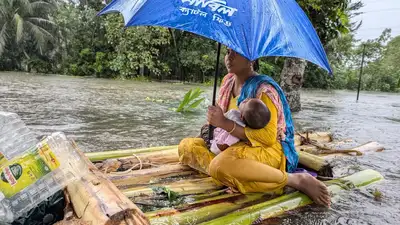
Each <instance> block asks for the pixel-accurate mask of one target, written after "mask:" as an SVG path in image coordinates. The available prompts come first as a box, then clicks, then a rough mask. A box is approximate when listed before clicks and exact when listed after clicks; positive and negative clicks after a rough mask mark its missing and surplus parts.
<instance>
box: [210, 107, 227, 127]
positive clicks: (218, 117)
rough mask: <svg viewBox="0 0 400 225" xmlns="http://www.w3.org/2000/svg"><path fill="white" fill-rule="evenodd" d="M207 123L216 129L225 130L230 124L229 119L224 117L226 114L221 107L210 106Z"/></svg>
mask: <svg viewBox="0 0 400 225" xmlns="http://www.w3.org/2000/svg"><path fill="white" fill-rule="evenodd" d="M207 121H208V123H209V124H211V125H213V126H214V127H220V128H223V127H224V125H225V124H226V123H227V122H228V119H227V118H226V117H225V116H224V112H223V111H222V109H221V108H220V107H219V106H209V107H208V113H207Z"/></svg>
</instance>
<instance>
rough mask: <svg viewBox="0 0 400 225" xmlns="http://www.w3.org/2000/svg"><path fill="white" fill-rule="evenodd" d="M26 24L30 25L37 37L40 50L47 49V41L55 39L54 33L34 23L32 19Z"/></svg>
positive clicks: (36, 40)
mask: <svg viewBox="0 0 400 225" xmlns="http://www.w3.org/2000/svg"><path fill="white" fill-rule="evenodd" d="M26 24H27V25H28V26H29V28H30V30H31V32H32V35H33V36H34V37H35V42H36V46H37V48H38V50H39V51H42V49H45V46H46V43H47V41H54V37H53V35H52V34H51V33H50V32H48V31H47V30H46V29H44V28H43V27H40V26H38V25H36V24H33V23H32V22H30V21H26Z"/></svg>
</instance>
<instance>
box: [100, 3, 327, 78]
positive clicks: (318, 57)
mask: <svg viewBox="0 0 400 225" xmlns="http://www.w3.org/2000/svg"><path fill="white" fill-rule="evenodd" d="M111 12H120V13H121V14H122V15H123V17H124V21H125V26H163V27H169V28H176V29H180V30H185V31H189V32H192V33H195V34H198V35H201V36H204V37H207V38H210V39H213V40H215V41H217V42H219V43H222V44H224V45H226V46H227V47H229V48H231V49H233V50H234V51H236V52H237V53H239V54H241V55H243V56H244V57H246V58H247V59H249V60H255V59H258V58H260V57H263V56H284V57H296V58H301V59H305V60H307V61H309V62H312V63H314V64H316V65H318V66H320V67H321V68H323V69H325V70H326V71H328V72H329V73H332V70H331V68H330V66H329V62H328V59H327V57H326V54H325V51H324V49H323V47H322V44H321V42H320V40H319V38H318V35H317V33H316V31H315V29H314V28H313V26H312V24H311V22H310V21H309V19H308V18H307V16H306V14H305V13H304V12H303V10H302V9H301V8H300V6H299V5H298V4H297V3H296V1H295V0H246V1H244V0H227V1H225V0H114V1H112V2H111V3H110V4H108V5H107V6H106V7H105V8H104V9H103V10H102V11H101V12H100V13H99V14H100V15H101V14H106V13H111Z"/></svg>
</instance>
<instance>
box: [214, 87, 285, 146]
mask: <svg viewBox="0 0 400 225" xmlns="http://www.w3.org/2000/svg"><path fill="white" fill-rule="evenodd" d="M261 100H262V101H263V102H264V104H265V105H266V106H267V107H268V109H269V111H270V112H271V120H270V121H269V123H268V124H267V125H266V126H265V127H264V128H262V129H258V130H254V129H251V128H249V127H245V128H243V127H241V126H239V125H238V124H236V126H235V125H234V121H232V120H229V119H227V118H225V117H224V118H223V119H221V121H222V122H221V123H219V124H218V125H219V126H218V125H217V126H218V127H220V128H222V129H224V130H226V131H228V132H230V131H232V130H233V128H235V129H234V130H233V132H232V133H231V134H232V135H233V136H235V137H237V138H239V139H241V140H243V141H250V142H251V144H252V145H253V146H261V145H272V144H274V143H275V142H276V141H277V135H278V112H277V109H276V107H275V105H274V104H273V102H272V101H271V99H270V98H269V97H268V96H267V95H266V94H262V96H261ZM214 126H215V125H214Z"/></svg>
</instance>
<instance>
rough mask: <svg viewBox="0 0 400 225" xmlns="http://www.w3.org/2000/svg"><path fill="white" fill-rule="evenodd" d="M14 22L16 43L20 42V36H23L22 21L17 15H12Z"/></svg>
mask: <svg viewBox="0 0 400 225" xmlns="http://www.w3.org/2000/svg"><path fill="white" fill-rule="evenodd" d="M13 20H14V22H15V27H16V28H17V30H16V38H17V43H18V42H20V41H21V39H22V36H23V34H24V19H23V18H22V17H21V16H20V15H19V14H18V13H15V14H14V19H13Z"/></svg>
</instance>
